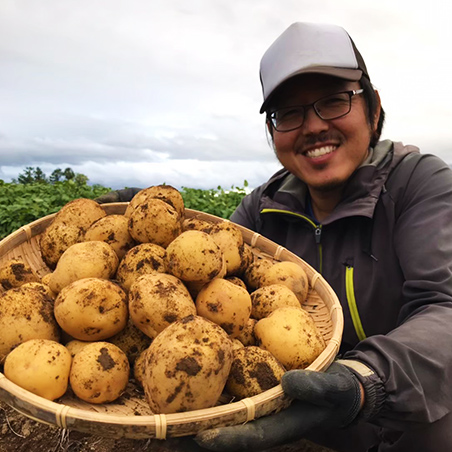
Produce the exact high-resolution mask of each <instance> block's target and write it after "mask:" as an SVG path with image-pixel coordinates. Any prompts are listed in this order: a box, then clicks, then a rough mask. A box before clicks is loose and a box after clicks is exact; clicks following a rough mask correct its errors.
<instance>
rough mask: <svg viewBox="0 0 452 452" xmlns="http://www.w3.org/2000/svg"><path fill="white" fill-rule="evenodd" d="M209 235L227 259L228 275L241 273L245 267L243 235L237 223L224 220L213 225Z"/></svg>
mask: <svg viewBox="0 0 452 452" xmlns="http://www.w3.org/2000/svg"><path fill="white" fill-rule="evenodd" d="M209 235H210V236H211V237H212V238H213V239H214V240H215V242H216V244H217V245H218V246H219V247H220V249H221V251H222V253H223V255H224V257H225V259H226V269H227V272H226V274H227V276H232V275H236V274H237V273H240V272H241V270H242V268H243V262H242V253H243V247H244V242H243V236H242V232H241V231H240V229H239V228H238V226H237V225H235V224H234V223H231V222H230V221H222V222H221V223H217V224H215V225H214V226H212V228H211V230H210V232H209Z"/></svg>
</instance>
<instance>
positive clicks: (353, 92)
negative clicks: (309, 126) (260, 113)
mask: <svg viewBox="0 0 452 452" xmlns="http://www.w3.org/2000/svg"><path fill="white" fill-rule="evenodd" d="M363 92H364V89H362V88H361V89H356V90H355V89H352V90H348V91H340V92H338V93H333V94H329V95H328V96H323V97H321V98H320V99H317V100H316V101H315V102H312V103H311V104H305V105H289V106H287V107H284V108H279V109H277V110H273V111H272V112H270V113H267V121H268V122H270V124H271V125H272V127H273V129H274V130H276V131H277V132H279V133H285V132H292V131H293V130H297V129H299V128H300V127H302V126H303V124H304V120H305V116H306V112H307V111H308V109H309V108H310V107H312V109H313V110H314V112H315V114H316V115H317V116H318V117H319V118H320V119H321V120H323V121H332V120H334V119H339V118H342V117H344V116H347V115H348V114H349V113H350V112H351V110H352V97H354V96H357V95H358V94H362V93H363ZM337 94H348V96H349V109H348V111H347V112H346V113H343V114H341V115H339V116H335V117H333V118H328V119H325V118H322V116H321V115H320V113H319V112H318V111H317V109H316V107H315V104H316V103H318V102H320V101H322V100H324V99H327V98H328V97H331V96H335V95H337ZM287 108H302V109H303V119H302V121H301V124H300V125H299V126H297V127H293V128H292V129H287V130H278V129H277V128H276V125H275V121H276V119H275V118H272V115H273V114H275V113H276V112H278V111H281V110H285V109H287Z"/></svg>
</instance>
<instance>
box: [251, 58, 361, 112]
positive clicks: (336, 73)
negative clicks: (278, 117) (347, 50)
mask: <svg viewBox="0 0 452 452" xmlns="http://www.w3.org/2000/svg"><path fill="white" fill-rule="evenodd" d="M301 74H324V75H331V76H332V77H338V78H342V79H344V80H350V81H352V82H357V81H358V80H360V79H361V77H362V75H363V71H361V69H345V68H336V67H329V66H314V67H308V68H304V69H302V70H300V71H297V72H294V73H293V74H290V75H289V76H288V77H286V78H285V79H284V80H281V82H280V83H278V85H277V86H275V87H274V88H273V90H272V91H271V92H270V93H269V94H268V96H267V98H266V99H265V101H264V103H263V104H262V106H261V109H260V110H259V113H264V112H265V110H266V109H267V106H268V103H269V102H270V100H271V98H272V96H273V95H274V94H275V91H276V90H277V89H278V88H279V87H280V86H281V85H282V84H283V83H285V82H287V81H288V80H290V79H291V78H293V77H295V76H297V75H301Z"/></svg>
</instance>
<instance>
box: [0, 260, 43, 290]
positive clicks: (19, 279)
mask: <svg viewBox="0 0 452 452" xmlns="http://www.w3.org/2000/svg"><path fill="white" fill-rule="evenodd" d="M39 281H40V278H39V276H38V275H36V274H35V273H34V272H33V270H32V268H31V267H30V265H29V264H28V263H27V262H25V261H24V260H22V259H9V260H7V261H5V262H3V263H2V264H0V284H1V285H2V286H3V288H4V289H5V290H9V289H13V288H15V287H20V286H22V285H23V284H25V283H28V282H39Z"/></svg>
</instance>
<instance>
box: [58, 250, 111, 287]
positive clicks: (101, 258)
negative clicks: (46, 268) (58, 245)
mask: <svg viewBox="0 0 452 452" xmlns="http://www.w3.org/2000/svg"><path fill="white" fill-rule="evenodd" d="M118 263H119V259H118V256H117V254H116V253H115V251H114V250H113V248H112V247H111V246H110V245H109V244H108V243H105V242H100V241H93V242H82V243H76V244H75V245H72V246H70V247H69V248H68V249H67V250H66V251H65V252H64V253H63V255H62V256H61V258H60V260H59V261H58V264H57V267H56V269H55V271H54V272H53V273H52V275H51V276H50V280H49V287H50V289H51V290H52V291H53V292H55V293H59V292H60V291H61V290H62V289H63V288H64V287H66V286H67V285H69V284H71V283H72V282H74V281H77V280H79V279H84V278H104V279H110V278H111V277H113V275H114V274H115V272H116V269H117V267H118Z"/></svg>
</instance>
